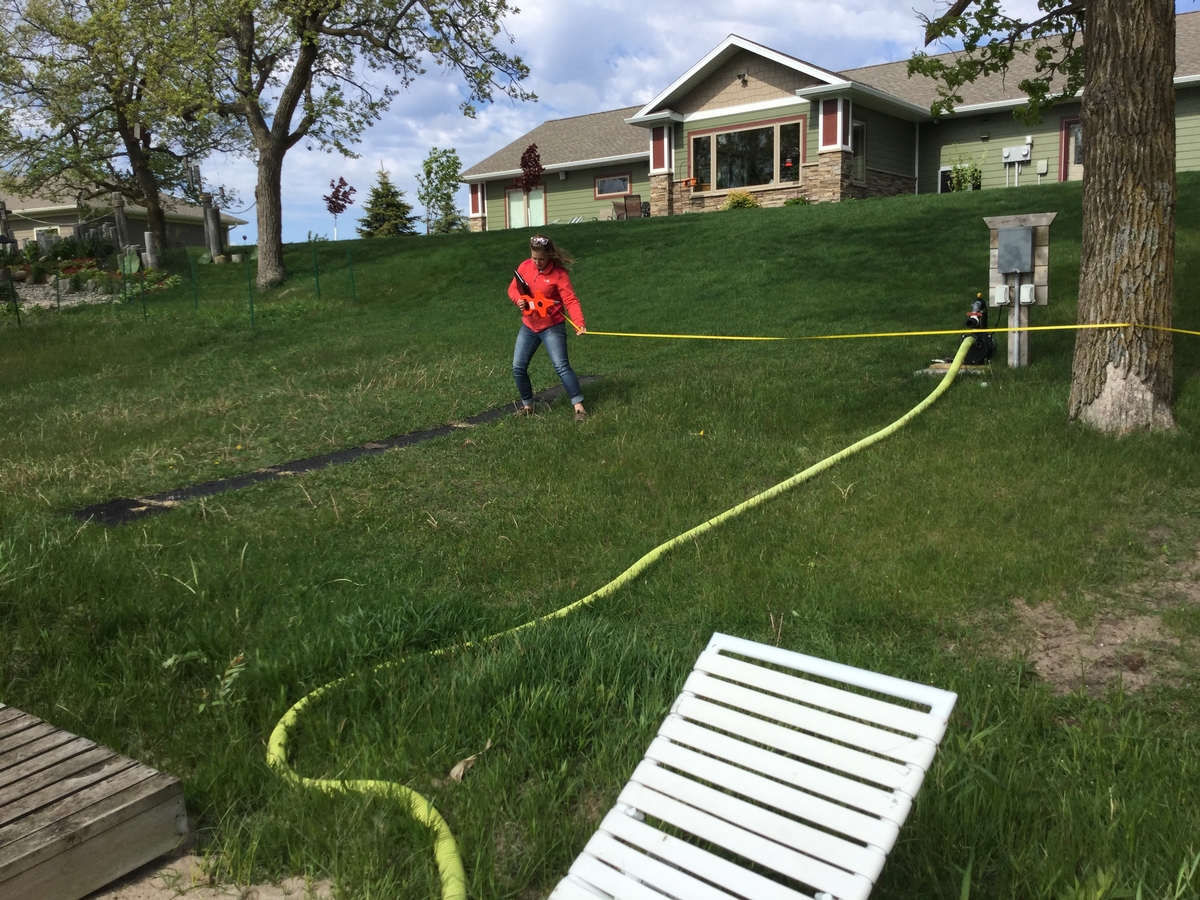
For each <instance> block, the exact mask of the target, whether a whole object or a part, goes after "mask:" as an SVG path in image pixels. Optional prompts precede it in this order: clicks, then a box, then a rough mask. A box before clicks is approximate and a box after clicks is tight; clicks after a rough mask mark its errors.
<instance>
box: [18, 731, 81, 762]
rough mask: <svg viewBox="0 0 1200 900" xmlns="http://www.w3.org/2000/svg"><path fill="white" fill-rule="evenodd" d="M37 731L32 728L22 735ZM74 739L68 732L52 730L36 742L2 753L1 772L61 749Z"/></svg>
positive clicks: (35, 740) (36, 739) (37, 738)
mask: <svg viewBox="0 0 1200 900" xmlns="http://www.w3.org/2000/svg"><path fill="white" fill-rule="evenodd" d="M37 730H39V729H34V728H30V729H28V731H22V732H21V734H22V735H25V734H29V732H30V731H37ZM74 739H75V736H74V735H73V734H71V733H70V732H68V731H59V730H58V729H57V728H51V729H50V733H49V734H44V735H41V736H40V737H36V738H35V739H34V740H32V741H29V742H28V743H26V744H23V745H22V746H20V747H16V748H14V749H12V750H8V751H5V752H0V772H3V771H4V770H5V769H11V768H12V767H13V766H15V765H18V764H19V763H23V762H26V761H27V760H30V759H33V758H34V757H35V756H40V755H42V754H43V753H46V752H48V751H50V750H54V749H56V748H58V747H61V746H62V745H63V744H66V743H69V742H70V741H72V740H74Z"/></svg>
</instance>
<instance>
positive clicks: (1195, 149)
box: [1175, 87, 1200, 172]
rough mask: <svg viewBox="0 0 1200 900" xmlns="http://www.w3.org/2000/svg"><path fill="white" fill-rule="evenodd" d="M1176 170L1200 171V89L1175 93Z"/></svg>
mask: <svg viewBox="0 0 1200 900" xmlns="http://www.w3.org/2000/svg"><path fill="white" fill-rule="evenodd" d="M1175 168H1176V169H1177V170H1178V171H1180V172H1194V171H1196V170H1197V169H1200V87H1186V88H1180V89H1178V90H1176V91H1175Z"/></svg>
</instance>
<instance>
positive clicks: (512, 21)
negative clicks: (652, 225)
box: [204, 0, 1200, 243]
mask: <svg viewBox="0 0 1200 900" xmlns="http://www.w3.org/2000/svg"><path fill="white" fill-rule="evenodd" d="M518 5H519V6H520V13H519V14H517V15H514V16H511V17H510V18H509V19H507V20H506V26H507V30H508V33H509V35H510V36H511V37H512V39H513V43H512V45H511V50H512V52H515V53H517V54H519V55H520V56H521V57H522V58H523V59H524V60H525V62H526V63H527V64H528V65H529V67H530V69H531V74H530V76H529V78H528V80H527V81H526V84H527V86H528V87H529V88H530V89H531V90H533V91H534V92H535V93H536V94H537V95H538V98H539V99H538V102H536V103H514V102H512V101H509V100H507V99H500V100H498V101H497V102H495V103H493V104H491V105H487V106H483V107H481V108H480V109H479V112H478V115H477V116H476V117H475V118H474V119H469V118H466V117H465V116H463V115H462V113H461V112H459V109H458V107H459V104H460V103H461V102H462V100H463V99H464V96H465V91H464V88H463V86H462V83H461V81H460V80H458V79H456V78H455V77H453V76H452V75H444V74H441V73H440V72H439V71H438V70H437V69H436V68H435V67H430V72H429V74H427V75H425V76H423V77H422V78H420V79H418V80H417V81H416V82H415V83H414V84H413V85H412V86H411V87H410V88H408V89H407V90H404V91H402V92H401V93H400V94H399V95H398V96H397V97H396V99H395V101H394V102H393V103H392V106H391V109H390V111H388V112H387V113H385V114H384V116H383V119H382V120H381V121H380V122H378V123H377V124H376V125H374V126H373V127H372V128H371V129H370V130H369V131H368V132H367V133H366V134H365V136H364V139H363V141H362V142H361V143H360V144H359V145H357V147H356V148H355V149H356V151H357V152H358V154H359V158H357V159H346V158H345V157H343V156H341V155H340V154H326V153H323V152H321V151H320V150H319V149H314V150H312V151H309V150H306V149H305V145H304V143H303V142H301V143H300V144H298V145H297V146H296V147H295V148H293V149H292V150H291V151H290V152H289V153H288V156H287V159H286V161H285V163H284V172H283V186H284V187H283V237H284V240H285V241H302V240H304V239H305V237H306V236H307V234H308V232H310V231H312V232H315V233H318V234H323V235H328V236H330V237H332V236H333V220H332V219H331V217H330V216H329V214H328V212H326V210H325V205H324V202H323V201H322V200H321V196H322V195H323V194H327V193H329V182H330V180H331V179H337V178H339V177H344V178H345V179H346V180H347V181H348V182H349V183H350V184H351V185H353V186H354V187H356V188H357V189H358V194H357V195H356V198H355V199H356V201H357V202H356V203H355V205H354V206H352V207H351V208H350V209H349V210H348V211H347V213H346V214H345V215H343V216H342V217H341V218H340V219H339V222H338V236H339V237H340V238H343V239H345V238H347V237H354V236H355V235H354V221H355V219H357V217H358V216H359V215H361V201H362V200H363V199H365V197H366V195H367V192H368V190H369V189H370V187H371V185H372V184H373V183H374V181H375V174H376V173H377V172H378V170H379V168H380V166H382V167H383V168H385V169H387V170H388V171H389V172H390V173H391V177H392V180H393V181H394V182H395V183H396V184H397V185H398V186H399V187H400V188H401V190H403V191H405V196H406V198H407V199H408V200H409V202H411V203H413V205H414V206H416V205H417V202H416V190H417V185H416V173H417V172H419V171H420V167H421V162H422V160H423V159H424V158H425V157H426V156H427V155H428V153H429V150H430V148H431V147H434V146H436V147H441V148H445V147H453V148H455V149H456V150H457V151H458V155H459V157H460V158H461V159H462V162H463V166H464V168H466V167H469V166H471V165H474V164H475V163H476V162H478V161H479V160H481V159H483V158H484V157H486V156H488V155H489V154H491V153H493V152H494V151H496V150H497V149H499V148H500V147H502V146H504V145H505V144H507V143H509V142H510V141H513V140H515V139H516V138H518V137H520V136H521V135H522V134H524V133H525V132H527V131H529V130H530V129H532V128H534V127H535V126H536V125H537V124H539V123H540V122H543V121H545V120H546V119H554V118H562V117H564V116H573V115H581V114H584V113H592V112H598V111H600V110H605V109H615V108H618V107H622V106H632V105H634V104H636V103H642V102H645V101H647V100H649V99H650V98H652V97H653V96H654V95H655V94H657V93H658V92H659V91H661V90H662V89H663V88H665V87H666V86H667V85H669V84H670V83H671V82H672V81H674V80H675V79H676V78H678V77H679V76H680V75H681V74H683V73H684V72H685V71H687V69H689V68H690V67H691V66H692V65H693V64H694V63H695V62H696V61H697V60H699V59H700V58H701V57H703V56H704V54H706V53H707V52H708V51H709V50H711V49H712V48H713V47H715V46H716V45H717V44H718V43H720V42H721V40H723V39H724V38H725V37H726V36H727V35H729V34H739V35H741V36H742V37H746V38H750V39H751V40H754V41H758V42H759V43H762V44H765V45H767V46H769V47H772V48H774V49H776V50H780V51H782V52H784V53H789V54H792V55H793V56H798V57H800V58H802V59H805V60H808V61H809V62H812V63H814V64H816V65H819V66H822V67H824V68H828V69H833V70H835V71H836V70H840V69H847V68H853V67H855V66H864V65H871V64H873V63H879V62H889V61H893V60H900V59H906V58H907V57H908V56H910V55H911V54H912V52H913V50H915V49H918V48H919V47H920V46H921V41H922V38H921V35H922V27H921V23H920V21H919V20H918V18H917V11H919V12H924V13H926V14H929V15H935V14H936V13H937V12H938V11H939V10H940V9H942V8H944V4H942V3H938V2H937V0H916V2H915V3H914V2H913V0H898V2H897V0H841V2H836V3H835V2H816V0H762V2H758V3H745V2H737V0H734V2H729V0H724V2H713V0H653V2H647V0H571V2H568V3H563V2H561V0H557V2H556V0H518ZM1198 7H1200V0H1182V2H1177V3H1176V8H1177V9H1179V10H1180V11H1190V10H1194V9H1197V8H1198ZM1035 8H1036V5H1035V2H1034V0H1017V2H1012V3H1009V4H1006V10H1007V11H1009V12H1011V13H1013V14H1022V13H1024V14H1028V13H1029V12H1031V11H1033V10H1034V9H1035ZM914 10H916V11H914ZM931 49H934V48H931ZM204 176H205V180H206V181H210V180H211V181H213V182H217V183H224V184H226V185H227V186H230V187H234V188H237V189H238V190H239V191H240V193H241V196H242V197H243V198H244V202H243V206H249V204H250V202H251V201H252V200H253V197H254V180H255V172H254V165H253V162H252V161H251V160H250V159H249V158H224V159H213V160H210V161H208V163H207V164H206V165H205V167H204ZM461 205H462V206H463V207H464V208H465V205H466V197H465V192H464V194H463V195H462V199H461ZM230 212H233V213H235V214H239V215H240V218H243V219H248V220H249V221H250V224H249V225H248V226H244V227H241V228H238V229H235V230H234V232H233V238H232V239H233V242H234V243H241V242H242V238H243V237H246V238H247V239H248V240H249V241H250V242H253V241H254V239H255V227H254V210H253V209H248V210H246V211H244V212H242V211H239V210H238V209H232V210H230Z"/></svg>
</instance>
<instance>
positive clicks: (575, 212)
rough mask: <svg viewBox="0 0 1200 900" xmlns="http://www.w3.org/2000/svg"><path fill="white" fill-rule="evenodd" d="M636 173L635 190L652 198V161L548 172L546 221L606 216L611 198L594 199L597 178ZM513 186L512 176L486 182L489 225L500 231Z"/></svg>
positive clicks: (647, 199)
mask: <svg viewBox="0 0 1200 900" xmlns="http://www.w3.org/2000/svg"><path fill="white" fill-rule="evenodd" d="M626 172H628V173H630V174H631V175H632V176H633V185H632V186H633V193H635V194H639V195H640V196H641V198H642V201H643V202H648V201H649V200H650V164H649V162H647V161H640V162H638V161H635V162H625V163H616V164H614V165H611V166H603V167H595V168H589V169H574V170H571V171H569V172H568V173H567V178H566V180H565V181H564V180H562V179H560V178H559V177H558V173H557V172H547V173H546V221H547V222H552V221H554V220H555V219H558V221H559V224H563V223H565V222H568V221H569V220H571V219H573V218H574V217H575V216H583V218H584V220H585V221H589V222H590V221H592V220H593V219H607V218H608V217H609V214H610V213H611V212H612V208H613V207H612V200H595V199H593V198H594V197H595V179H596V178H597V177H598V176H602V175H623V174H625V173H626ZM511 186H512V181H511V180H504V181H489V182H488V184H487V229H488V231H500V230H502V229H503V228H504V227H505V221H506V220H505V214H504V213H505V211H504V198H505V195H506V192H507V191H508V190H509V188H510V187H511Z"/></svg>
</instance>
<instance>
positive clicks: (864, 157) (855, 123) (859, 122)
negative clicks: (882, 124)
mask: <svg viewBox="0 0 1200 900" xmlns="http://www.w3.org/2000/svg"><path fill="white" fill-rule="evenodd" d="M860 125H861V126H862V132H863V152H862V170H863V175H862V180H860V181H856V180H855V178H854V161H853V160H854V129H855V127H857V126H860ZM850 158H851V162H850V183H851V184H857V185H865V184H866V183H867V122H866V120H865V119H853V118H852V119H851V120H850Z"/></svg>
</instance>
